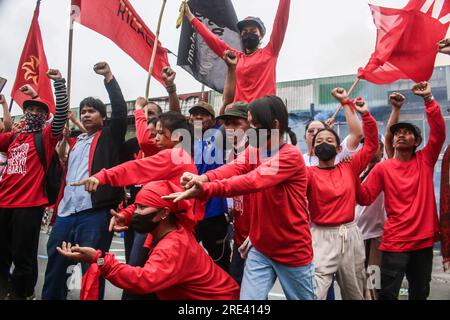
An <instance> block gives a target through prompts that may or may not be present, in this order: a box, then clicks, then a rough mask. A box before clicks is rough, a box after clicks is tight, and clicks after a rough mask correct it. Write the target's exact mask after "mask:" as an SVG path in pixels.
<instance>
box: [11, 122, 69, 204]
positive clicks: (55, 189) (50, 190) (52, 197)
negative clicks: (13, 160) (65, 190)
mask: <svg viewBox="0 0 450 320" xmlns="http://www.w3.org/2000/svg"><path fill="white" fill-rule="evenodd" d="M18 135H19V134H18V133H16V134H15V135H13V136H12V138H11V143H12V142H13V141H14V140H15V139H16V137H17V136H18ZM34 144H35V146H36V151H37V153H38V156H39V160H40V161H41V164H42V167H43V168H44V174H45V179H44V190H45V195H46V196H47V198H48V205H50V206H51V205H54V204H55V203H56V201H57V200H58V195H59V189H60V188H61V179H62V175H63V168H62V166H61V163H60V162H59V157H58V154H57V153H56V152H54V153H53V155H52V158H51V160H50V165H49V167H48V169H46V168H47V159H46V156H45V148H44V141H43V140H42V131H39V132H36V133H35V134H34Z"/></svg>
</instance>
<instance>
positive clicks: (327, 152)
mask: <svg viewBox="0 0 450 320" xmlns="http://www.w3.org/2000/svg"><path fill="white" fill-rule="evenodd" d="M314 153H315V154H316V156H317V158H319V160H322V161H330V160H331V159H333V157H335V156H336V155H337V151H336V147H335V146H333V145H332V144H329V143H326V142H324V143H321V144H319V145H317V146H316V147H315V148H314Z"/></svg>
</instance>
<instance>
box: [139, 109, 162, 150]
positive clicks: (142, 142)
mask: <svg viewBox="0 0 450 320" xmlns="http://www.w3.org/2000/svg"><path fill="white" fill-rule="evenodd" d="M134 121H135V125H136V138H137V141H138V143H139V147H140V148H141V152H143V153H144V155H145V156H146V157H151V156H153V155H155V154H157V153H158V152H159V151H161V149H160V148H159V147H158V145H157V144H156V141H155V139H153V138H152V136H151V134H150V130H148V125H147V118H146V117H145V113H144V110H136V111H135V112H134ZM140 155H141V156H142V154H141V153H140Z"/></svg>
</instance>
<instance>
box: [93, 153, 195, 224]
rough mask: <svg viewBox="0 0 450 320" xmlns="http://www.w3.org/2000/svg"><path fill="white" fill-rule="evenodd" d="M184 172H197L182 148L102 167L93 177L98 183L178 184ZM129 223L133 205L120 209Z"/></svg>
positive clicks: (112, 184)
mask: <svg viewBox="0 0 450 320" xmlns="http://www.w3.org/2000/svg"><path fill="white" fill-rule="evenodd" d="M184 172H192V173H194V174H197V167H196V166H195V163H194V160H193V159H192V157H191V156H190V155H189V154H188V153H187V152H186V151H185V150H184V149H182V148H174V149H166V150H162V151H160V152H158V153H157V154H155V155H153V156H151V157H147V158H143V159H138V160H133V161H128V162H125V163H123V164H121V165H118V166H116V167H114V168H111V169H103V170H101V171H100V172H99V173H97V174H95V175H94V177H95V178H97V179H98V181H99V183H100V185H103V184H109V185H111V186H113V187H123V186H128V185H134V184H146V183H148V182H150V181H158V180H169V181H171V182H173V183H176V184H179V183H180V179H181V176H182V175H183V173H184ZM121 213H122V214H124V216H125V220H126V221H127V222H126V224H129V222H130V220H131V217H132V216H133V213H134V205H132V206H129V207H127V208H126V209H124V210H122V211H121Z"/></svg>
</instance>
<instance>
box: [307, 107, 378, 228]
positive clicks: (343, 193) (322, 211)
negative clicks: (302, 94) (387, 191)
mask: <svg viewBox="0 0 450 320" xmlns="http://www.w3.org/2000/svg"><path fill="white" fill-rule="evenodd" d="M362 120H363V127H364V137H365V139H364V141H365V143H364V147H363V148H362V149H361V150H360V151H358V152H357V153H356V154H355V155H353V156H352V161H351V162H349V163H346V162H340V163H339V164H338V165H336V166H335V167H334V168H333V169H321V168H319V167H316V166H313V167H308V168H307V170H308V190H307V196H308V207H309V213H310V215H311V220H312V222H313V223H315V224H318V225H328V226H336V225H340V224H345V223H349V222H352V221H353V220H354V219H355V205H356V199H355V192H356V190H355V189H356V187H355V185H356V184H357V180H358V179H359V175H360V174H361V172H362V171H363V170H364V169H365V168H366V167H367V165H368V164H369V162H370V160H371V159H372V157H373V155H374V153H375V152H376V151H377V149H378V129H377V123H376V121H375V119H374V118H373V117H372V116H371V115H370V114H369V113H367V114H365V115H363V116H362Z"/></svg>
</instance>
